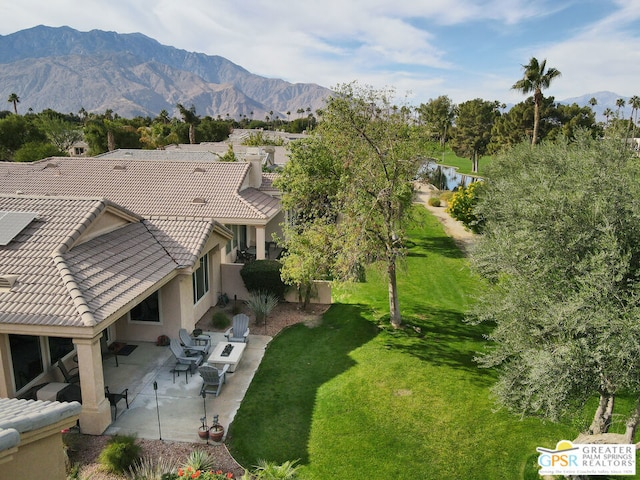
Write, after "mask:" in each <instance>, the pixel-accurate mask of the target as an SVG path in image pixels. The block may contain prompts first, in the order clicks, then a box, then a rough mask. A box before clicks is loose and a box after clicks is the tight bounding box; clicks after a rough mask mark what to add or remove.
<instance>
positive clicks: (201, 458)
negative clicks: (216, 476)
mask: <svg viewBox="0 0 640 480" xmlns="http://www.w3.org/2000/svg"><path fill="white" fill-rule="evenodd" d="M182 467H183V468H187V467H191V468H193V469H194V470H196V471H197V470H201V471H208V470H213V468H214V461H213V458H212V457H211V455H209V453H207V452H205V451H204V450H193V451H192V452H191V453H190V454H189V456H188V457H187V460H186V461H185V462H184V463H183V464H182Z"/></svg>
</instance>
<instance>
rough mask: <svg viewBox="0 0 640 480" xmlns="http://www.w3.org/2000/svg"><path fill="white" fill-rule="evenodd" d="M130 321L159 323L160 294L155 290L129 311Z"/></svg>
mask: <svg viewBox="0 0 640 480" xmlns="http://www.w3.org/2000/svg"><path fill="white" fill-rule="evenodd" d="M129 319H130V321H132V322H153V323H160V294H159V293H158V291H157V290H156V291H155V292H153V293H152V294H151V295H149V296H148V297H147V298H145V299H144V300H143V301H142V302H140V303H139V304H138V305H136V306H135V307H133V308H132V309H131V311H130V312H129Z"/></svg>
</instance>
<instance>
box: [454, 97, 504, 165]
mask: <svg viewBox="0 0 640 480" xmlns="http://www.w3.org/2000/svg"><path fill="white" fill-rule="evenodd" d="M499 107H500V104H499V103H498V102H496V101H494V102H489V101H486V100H482V99H481V98H476V99H475V100H469V101H467V102H463V103H461V104H460V105H458V116H457V118H456V126H455V127H454V128H453V129H452V132H451V141H450V145H451V148H452V150H453V151H454V152H455V154H456V155H458V156H459V157H463V158H469V159H471V163H472V171H473V172H477V171H478V162H479V160H480V157H481V156H482V155H484V154H485V153H487V147H488V145H489V141H490V140H491V129H492V128H493V124H494V123H495V121H496V119H497V118H498V117H499V116H500V109H499Z"/></svg>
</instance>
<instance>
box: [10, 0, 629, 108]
mask: <svg viewBox="0 0 640 480" xmlns="http://www.w3.org/2000/svg"><path fill="white" fill-rule="evenodd" d="M0 18H2V19H4V20H3V21H2V22H1V23H0V35H7V34H10V33H13V32H16V31H18V30H22V29H25V28H30V27H33V26H35V25H40V24H43V25H49V26H62V25H68V26H70V27H72V28H75V29H78V30H81V31H88V30H91V29H94V28H96V29H101V30H110V31H116V32H119V33H132V32H140V33H143V34H145V35H148V36H150V37H152V38H154V39H156V40H158V41H159V42H160V43H162V44H165V45H171V46H174V47H177V48H182V49H185V50H189V51H196V52H203V53H207V54H211V55H221V56H223V57H225V58H227V59H229V60H231V61H232V62H234V63H237V64H238V65H240V66H242V67H244V68H246V69H247V70H249V71H250V72H252V73H256V74H259V75H263V76H266V77H273V78H282V79H284V80H287V81H289V82H294V83H295V82H304V83H317V84H320V85H323V86H325V87H329V88H331V87H334V86H336V85H338V84H341V83H348V82H351V81H354V80H357V81H358V82H360V83H361V84H364V85H371V86H373V87H375V88H384V87H392V88H394V89H395V90H396V92H397V97H405V96H406V97H407V101H408V103H411V104H414V105H415V104H418V103H421V102H426V101H428V99H429V98H435V97H437V96H439V95H448V96H449V97H451V98H452V99H453V100H454V101H455V102H456V103H459V102H462V101H465V100H469V99H472V98H477V97H480V98H484V99H485V100H499V101H501V102H505V103H516V102H519V101H521V100H522V99H523V97H522V96H521V95H520V94H518V93H517V92H515V91H512V90H511V88H510V87H511V85H513V83H514V82H515V81H516V80H518V79H519V78H520V77H521V76H522V65H523V64H526V63H527V62H528V60H529V58H530V57H532V56H535V57H537V58H538V59H540V60H542V59H544V58H546V59H547V66H552V67H555V68H557V69H558V70H560V71H561V72H562V77H561V78H559V79H556V80H555V81H554V83H553V84H552V85H551V88H550V89H549V90H547V91H546V92H545V93H546V94H548V95H553V96H555V98H556V99H557V100H563V99H565V98H570V97H576V96H580V95H583V94H587V93H595V92H599V91H605V90H606V91H612V92H615V93H617V94H619V95H622V96H631V95H640V0H404V1H403V0H395V1H390V0H340V1H338V0H322V1H317V0H307V1H300V0H270V1H263V0H236V1H234V2H231V1H229V0H189V1H188V2H178V1H176V0H136V1H131V0H108V1H107V0H84V1H83V2H78V1H77V0H55V1H51V0H20V1H19V2H18V1H5V2H2V3H1V4H0Z"/></svg>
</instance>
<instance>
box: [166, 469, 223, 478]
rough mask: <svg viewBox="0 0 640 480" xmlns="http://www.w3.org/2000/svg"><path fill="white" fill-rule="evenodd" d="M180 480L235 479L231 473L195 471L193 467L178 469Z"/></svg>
mask: <svg viewBox="0 0 640 480" xmlns="http://www.w3.org/2000/svg"><path fill="white" fill-rule="evenodd" d="M177 478H179V479H192V478H197V479H198V480H227V479H229V478H233V474H232V473H231V472H227V473H224V472H223V471H222V470H215V471H214V470H209V471H206V472H205V471H202V470H195V469H194V468H193V467H186V468H179V469H178V477H177Z"/></svg>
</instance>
